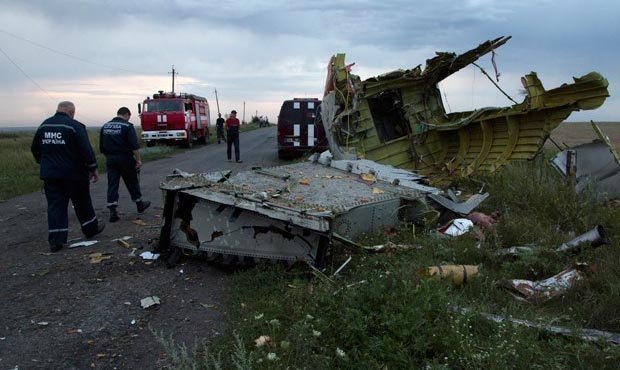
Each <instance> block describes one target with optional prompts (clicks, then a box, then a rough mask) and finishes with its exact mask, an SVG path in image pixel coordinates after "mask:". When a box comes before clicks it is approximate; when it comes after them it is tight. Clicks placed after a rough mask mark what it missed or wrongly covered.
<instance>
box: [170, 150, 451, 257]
mask: <svg viewBox="0 0 620 370" xmlns="http://www.w3.org/2000/svg"><path fill="white" fill-rule="evenodd" d="M208 178H212V179H213V178H217V176H215V177H214V176H211V175H209V174H202V175H196V176H194V177H191V176H190V177H187V176H186V177H179V176H174V177H170V178H169V179H167V180H166V181H165V182H164V183H162V185H161V188H162V190H163V191H164V198H165V201H164V204H165V205H164V215H163V217H164V226H163V227H162V230H161V235H160V249H162V250H182V251H184V252H186V253H195V254H197V253H200V254H206V255H207V257H211V258H212V259H221V260H223V261H224V262H245V261H248V262H254V261H259V260H272V261H275V260H280V261H289V262H292V261H297V260H302V261H306V262H308V263H311V264H317V265H320V264H321V263H322V262H323V259H324V257H325V255H326V253H327V248H328V247H329V246H330V244H331V242H332V240H333V239H334V238H338V240H340V241H350V242H352V243H355V241H356V240H358V239H359V238H361V237H362V236H364V235H369V234H376V233H381V232H385V231H386V230H392V229H396V228H399V227H401V226H402V225H403V224H421V225H423V224H425V223H431V222H433V221H436V219H437V217H438V212H437V211H436V210H434V209H433V208H432V207H430V206H429V204H428V203H427V200H426V199H427V198H426V197H427V195H428V194H436V193H439V192H440V190H439V189H436V188H433V187H429V186H426V185H423V184H422V183H421V182H422V180H423V177H421V176H418V175H416V174H414V173H411V172H409V171H404V170H400V169H396V168H393V167H390V166H385V165H379V164H376V163H374V162H372V161H366V160H355V161H330V162H329V164H327V165H322V164H319V163H310V162H308V163H297V164H293V165H288V166H280V167H273V168H268V169H256V170H252V171H244V172H240V173H237V174H236V175H235V176H232V177H230V178H228V179H227V180H226V181H224V182H215V181H207V180H205V179H208Z"/></svg>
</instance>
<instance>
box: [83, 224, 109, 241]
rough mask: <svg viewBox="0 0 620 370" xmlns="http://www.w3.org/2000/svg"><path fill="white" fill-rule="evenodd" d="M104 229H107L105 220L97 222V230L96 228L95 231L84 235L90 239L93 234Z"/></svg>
mask: <svg viewBox="0 0 620 370" xmlns="http://www.w3.org/2000/svg"><path fill="white" fill-rule="evenodd" d="M103 229H105V224H104V223H103V222H99V223H98V224H97V230H95V231H94V232H92V233H88V234H86V233H84V235H85V236H86V239H90V238H92V237H93V236H95V235H97V234H99V233H100V232H102V231H103Z"/></svg>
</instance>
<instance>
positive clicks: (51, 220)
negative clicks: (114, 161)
mask: <svg viewBox="0 0 620 370" xmlns="http://www.w3.org/2000/svg"><path fill="white" fill-rule="evenodd" d="M74 115H75V105H74V104H73V103H71V102H69V101H63V102H61V103H59V104H58V109H57V110H56V114H55V115H54V116H52V117H50V118H48V119H46V120H45V121H43V123H42V124H41V126H39V128H38V129H37V132H36V133H35V135H34V139H33V140H32V145H31V146H30V150H31V151H32V155H33V156H34V159H35V160H36V161H37V163H39V164H40V165H41V169H40V177H41V179H42V180H43V184H44V189H45V198H46V199H47V225H48V241H49V244H50V250H51V251H52V252H58V251H59V250H61V249H62V247H63V246H64V245H65V244H66V243H67V235H68V233H69V218H68V214H67V206H68V205H69V200H71V202H72V203H73V207H74V209H75V214H76V216H77V218H78V220H79V221H80V224H81V227H82V232H83V233H84V235H85V236H86V237H87V238H91V237H93V236H95V235H97V234H99V233H100V232H101V231H103V229H104V227H105V225H103V224H101V223H99V222H98V220H97V216H96V215H95V210H94V209H93V205H92V201H91V199H90V184H89V178H90V179H92V181H93V182H96V181H97V180H98V179H99V173H98V172H97V160H96V158H95V153H94V152H93V148H92V147H91V146H90V142H89V141H88V135H87V133H86V127H85V126H84V125H83V124H81V123H80V122H78V121H76V120H74V119H73V117H74Z"/></svg>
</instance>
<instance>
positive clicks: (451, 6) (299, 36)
mask: <svg viewBox="0 0 620 370" xmlns="http://www.w3.org/2000/svg"><path fill="white" fill-rule="evenodd" d="M504 35H512V37H513V38H512V39H511V40H510V41H508V43H507V44H505V45H504V46H502V47H501V48H499V49H498V50H497V55H496V57H495V61H496V64H497V67H498V71H499V72H500V73H501V77H500V83H499V84H500V86H501V87H502V88H503V89H504V90H505V91H506V92H508V93H509V94H510V95H511V96H512V97H513V98H514V99H515V100H517V101H521V100H522V99H523V97H522V96H521V95H519V90H520V89H521V88H522V87H521V84H520V77H521V76H522V75H524V74H526V73H529V72H530V71H536V72H538V76H539V78H540V79H541V81H542V83H543V85H544V86H545V88H547V89H551V88H554V87H557V86H559V85H560V84H562V83H564V82H571V81H572V77H573V76H581V75H584V74H586V73H588V72H590V71H598V72H600V73H601V74H603V75H604V76H605V77H606V78H607V79H608V80H609V84H610V87H609V91H610V93H611V97H610V98H608V99H607V101H606V102H605V104H604V105H603V106H602V107H601V108H599V109H597V110H594V111H585V112H579V113H574V114H573V115H571V117H569V121H587V120H590V119H593V120H595V121H620V99H619V98H618V93H619V92H620V90H619V88H618V85H619V84H620V1H616V0H590V1H583V0H563V1H551V0H518V1H512V0H502V1H499V0H498V1H493V0H434V1H428V0H426V1H418V0H404V1H390V0H383V1H376V0H375V1H353V0H344V1H334V0H330V1H324V0H314V1H308V2H304V1H296V2H292V1H284V0H283V1H280V0H271V1H239V0H237V1H210V0H161V1H160V0H156V1H133V0H118V1H117V0H72V1H69V0H0V68H1V71H2V72H1V73H0V86H1V91H0V97H1V103H0V127H7V126H37V125H39V124H40V122H41V121H42V120H43V119H44V118H46V117H48V116H50V115H52V114H53V112H54V111H55V109H56V105H57V103H58V102H59V101H61V100H71V101H73V102H74V103H75V104H76V106H77V113H76V119H78V120H80V121H82V122H83V123H85V124H87V125H89V126H99V125H101V124H103V123H104V122H106V121H108V120H109V119H111V118H112V117H113V116H115V113H116V110H117V109H118V108H119V107H121V106H127V107H129V108H130V109H131V110H132V111H136V110H137V103H139V102H140V101H142V100H143V99H144V98H145V97H146V96H147V95H151V94H153V93H154V92H156V91H157V90H167V91H169V90H170V89H171V76H170V74H169V73H168V72H169V71H170V70H171V67H172V65H174V67H175V69H176V70H177V72H178V76H177V78H176V88H175V90H176V91H177V92H188V93H194V94H198V95H202V96H205V97H207V99H209V102H210V105H211V119H212V120H215V118H216V114H217V107H216V104H215V103H216V102H215V94H214V89H217V91H218V96H219V106H220V109H221V111H222V112H223V113H227V112H229V111H230V110H232V109H236V110H237V111H239V112H240V115H241V114H242V111H243V103H244V101H245V104H246V105H245V110H246V120H249V119H250V117H251V116H252V115H254V114H256V113H257V112H258V115H262V116H268V117H269V120H270V121H271V122H274V121H275V120H276V118H277V115H278V111H279V107H280V105H281V103H282V101H283V100H285V99H290V98H293V97H318V98H321V95H322V92H323V87H324V83H325V73H326V65H327V62H328V61H329V58H330V57H331V56H332V55H333V54H335V53H339V52H344V53H346V54H347V63H352V62H355V63H356V64H355V66H354V68H353V73H356V74H358V75H360V76H361V77H362V78H363V79H365V78H368V77H372V76H374V75H377V74H381V73H384V72H388V71H391V70H394V69H398V68H411V67H415V66H416V65H418V64H422V65H424V63H425V61H426V59H428V58H430V57H432V56H434V53H435V51H454V52H457V53H462V52H464V51H467V50H469V49H470V48H473V47H475V46H477V45H478V44H479V43H481V42H483V41H485V40H488V39H492V38H496V37H499V36H504ZM480 64H481V65H482V66H483V67H484V68H485V69H487V71H489V72H491V71H492V70H493V69H492V67H491V63H490V56H485V57H483V58H482V60H481V63H480ZM440 87H441V88H442V89H443V90H444V93H445V94H444V104H445V106H446V109H447V110H449V111H460V110H471V109H475V108H479V107H483V106H506V105H510V104H511V102H510V101H509V100H507V99H506V98H505V97H503V95H502V94H501V93H499V92H498V91H497V89H495V88H494V87H493V86H492V85H491V84H490V82H489V81H488V80H487V79H486V77H484V76H483V75H482V74H481V73H480V71H478V70H476V69H475V68H474V67H471V66H470V67H467V68H466V69H464V70H463V71H461V72H459V73H458V74H456V75H453V76H451V77H450V78H449V79H447V80H445V81H444V82H442V83H441V84H440ZM136 113H137V112H136ZM133 121H134V123H139V122H138V118H137V115H134V116H133Z"/></svg>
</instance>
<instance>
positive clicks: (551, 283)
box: [502, 263, 588, 302]
mask: <svg viewBox="0 0 620 370" xmlns="http://www.w3.org/2000/svg"><path fill="white" fill-rule="evenodd" d="M587 267H588V265H587V264H585V263H577V264H575V265H574V266H573V267H570V268H568V269H566V270H564V271H562V272H560V273H558V274H556V275H554V276H552V277H550V278H548V279H544V280H539V281H530V280H521V279H513V280H504V281H502V285H503V286H504V287H505V288H507V289H509V290H510V292H511V293H512V294H513V295H514V296H515V298H517V299H521V300H525V301H528V302H544V301H548V300H550V299H551V298H554V297H557V296H560V295H562V294H564V293H565V292H566V291H567V290H568V289H570V288H571V287H572V286H573V285H574V284H575V283H576V282H577V281H579V280H582V279H583V278H584V274H583V273H584V271H586V269H587Z"/></svg>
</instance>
